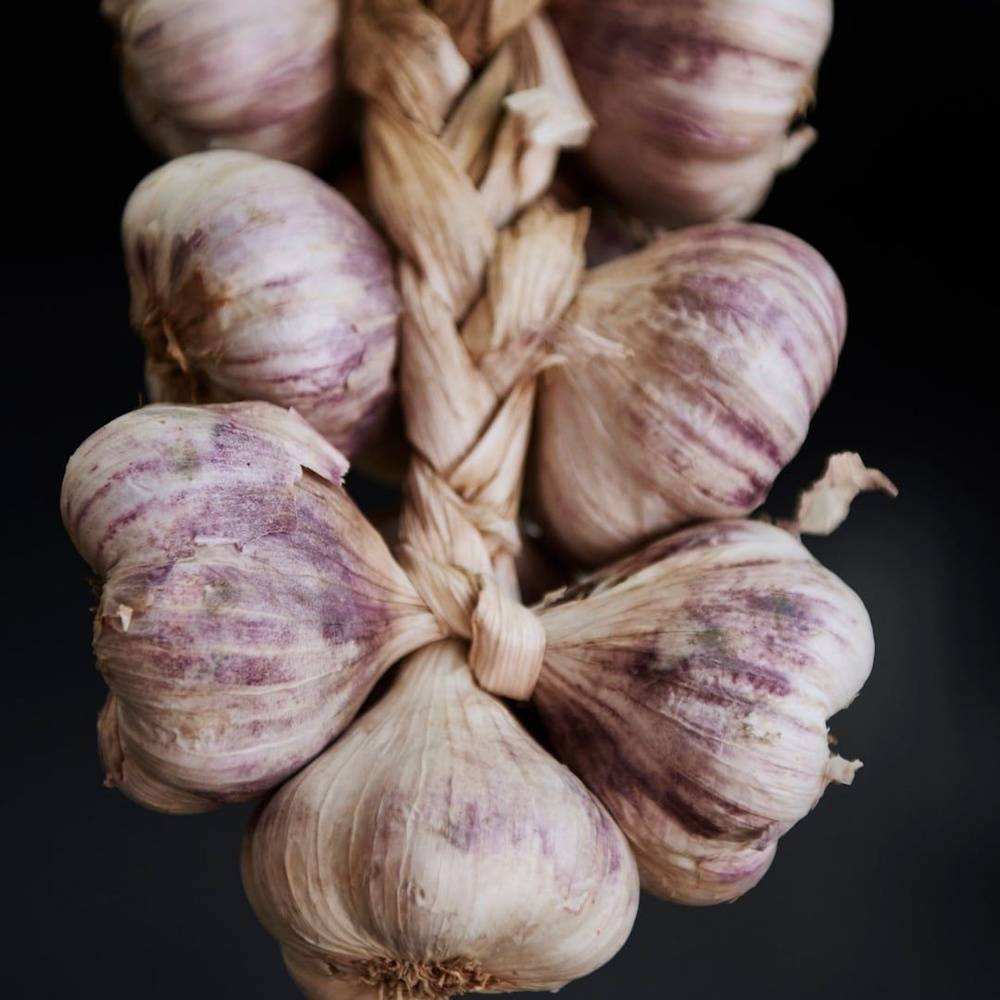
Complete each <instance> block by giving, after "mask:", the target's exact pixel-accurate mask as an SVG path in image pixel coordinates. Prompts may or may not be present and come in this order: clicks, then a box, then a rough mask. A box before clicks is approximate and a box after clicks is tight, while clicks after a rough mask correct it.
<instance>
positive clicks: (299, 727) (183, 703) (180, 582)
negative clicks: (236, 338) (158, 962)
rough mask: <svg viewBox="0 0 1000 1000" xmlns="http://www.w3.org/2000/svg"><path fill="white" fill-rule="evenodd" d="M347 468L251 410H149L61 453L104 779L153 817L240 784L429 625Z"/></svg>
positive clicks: (332, 727)
mask: <svg viewBox="0 0 1000 1000" xmlns="http://www.w3.org/2000/svg"><path fill="white" fill-rule="evenodd" d="M344 471H346V462H345V461H344V459H343V457H342V456H341V455H340V454H339V453H338V452H337V451H336V450H335V449H333V448H332V447H331V446H330V445H329V444H327V443H326V442H325V441H324V440H323V439H322V438H321V437H320V436H319V435H318V434H317V433H316V432H315V431H314V430H312V428H310V427H309V426H308V425H307V424H306V423H305V422H304V421H303V420H302V419H301V418H299V417H297V416H296V415H295V414H294V413H288V412H285V411H282V410H279V409H277V408H276V407H273V406H271V405H269V404H266V403H237V404H229V405H221V406H206V407H194V406H168V405H160V406H148V407H146V408H145V409H142V410H137V411H135V412H133V413H129V414H127V415H125V416H123V417H119V418H118V419H117V420H114V421H112V422H111V423H110V424H108V425H107V426H106V427H104V428H103V429H101V430H99V431H97V432H96V433H95V434H93V435H92V436H91V437H90V438H89V439H88V440H87V441H86V442H84V444H83V445H81V447H80V448H79V449H78V450H77V451H76V453H75V454H74V455H73V457H72V458H71V459H70V461H69V465H68V467H67V469H66V477H65V480H64V482H63V492H62V515H63V522H64V524H65V525H66V529H67V530H68V532H69V534H70V536H71V538H72V539H73V542H74V544H75V545H76V547H77V549H78V550H79V551H80V553H81V555H82V556H83V557H84V559H86V561H87V562H88V563H89V564H90V566H91V568H92V569H93V571H94V573H95V574H96V575H97V577H98V578H99V580H100V583H101V591H100V597H99V600H98V606H97V611H96V616H95V620H94V650H95V653H96V655H97V661H98V666H99V667H100V669H101V672H102V673H103V675H104V677H105V680H106V681H107V683H108V687H109V688H110V690H111V694H110V697H109V700H108V703H107V705H106V707H105V711H104V713H103V714H102V717H101V723H100V734H101V749H102V755H103V758H104V762H105V765H106V767H107V770H108V778H109V782H110V783H111V784H114V785H117V786H119V787H120V788H121V789H122V790H123V791H124V792H126V794H128V795H129V796H131V797H132V798H134V799H136V800H137V801H139V802H141V803H143V804H145V805H148V806H151V807H153V808H156V809H161V810H164V811H168V812H193V811H197V810H199V809H207V808H211V807H212V806H213V805H215V804H217V803H220V802H225V801H233V800H239V799H245V798H249V797H252V796H254V795H257V794H259V793H260V792H262V791H264V790H266V789H269V788H271V787H273V786H274V785H275V784H277V783H278V782H279V781H281V780H282V779H283V778H285V777H286V776H287V775H289V774H291V773H292V772H293V771H295V770H297V769H298V768H299V767H301V766H302V765H303V764H304V763H305V762H306V761H308V760H309V759H310V758H312V757H313V756H314V755H315V754H317V753H318V752H319V751H320V750H321V749H322V748H323V747H324V746H325V745H326V744H327V743H328V742H329V741H330V740H331V739H332V738H333V737H334V736H336V735H337V733H339V732H340V730H341V729H343V728H344V726H345V725H347V723H348V722H349V721H350V720H351V718H352V717H353V715H354V714H355V712H356V711H357V710H358V708H359V707H360V705H361V703H362V701H363V700H364V698H365V697H366V695H367V694H368V692H369V691H370V690H371V688H372V686H373V685H374V684H375V682H376V680H377V679H378V677H379V676H380V675H381V674H382V672H383V671H384V670H385V669H386V668H387V667H388V666H389V665H390V664H391V663H393V662H394V661H395V660H396V659H397V658H398V657H399V656H401V655H403V654H405V653H406V652H408V651H410V650H411V649H416V648H418V647H419V646H421V645H423V644H424V643H426V642H429V641H432V640H433V639H435V638H437V637H438V636H439V635H440V634H441V633H440V631H439V628H438V626H437V625H436V623H435V622H434V620H433V618H432V617H431V616H430V614H429V612H427V611H426V610H425V609H424V608H423V605H422V604H421V603H420V601H419V599H418V597H417V595H416V593H415V591H414V590H413V589H412V587H411V586H410V584H409V582H408V581H407V579H406V577H405V576H404V575H403V574H402V571H401V570H399V569H398V567H397V566H396V564H395V563H394V562H393V561H392V558H391V557H390V555H389V552H388V550H387V549H386V548H385V545H384V543H383V542H382V540H381V539H380V538H379V536H378V534H377V533H376V532H375V530H374V528H372V527H371V526H370V525H369V524H368V523H367V521H365V519H364V518H363V517H362V515H361V513H360V512H359V511H358V510H357V509H356V508H355V506H354V504H353V503H352V502H351V500H350V499H349V498H348V497H347V495H346V493H345V492H344V491H343V489H342V488H341V487H340V478H341V476H342V474H343V473H344Z"/></svg>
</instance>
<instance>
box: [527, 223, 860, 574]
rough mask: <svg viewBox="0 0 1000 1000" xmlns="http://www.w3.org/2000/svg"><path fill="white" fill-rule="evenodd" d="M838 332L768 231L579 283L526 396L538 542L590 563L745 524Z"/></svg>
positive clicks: (720, 227) (727, 226)
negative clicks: (595, 346)
mask: <svg viewBox="0 0 1000 1000" xmlns="http://www.w3.org/2000/svg"><path fill="white" fill-rule="evenodd" d="M845 326H846V306H845V303H844V297H843V292H842V290H841V287H840V283H839V282H838V280H837V277H836V275H835V274H834V272H833V270H832V269H831V268H830V266H829V264H827V262H826V261H825V260H824V259H823V258H822V257H821V256H820V255H819V254H818V253H817V252H816V251H815V250H813V249H812V248H811V247H810V246H809V245H808V244H806V243H804V242H802V241H801V240H799V239H797V238H796V237H794V236H791V235H789V234H788V233H784V232H782V231H781V230H778V229H773V228H771V227H768V226H760V225H755V224H751V223H715V224H712V225H708V226H698V227H693V228H691V229H686V230H682V231H680V232H676V233H669V234H666V235H663V236H661V237H659V238H658V239H657V240H656V241H655V242H653V243H652V244H650V246H648V247H647V248H645V249H644V250H641V251H639V252H638V253H634V254H631V255H629V256H626V257H621V258H619V259H617V260H615V261H612V262H611V263H609V264H605V265H603V266H602V267H598V268H596V269H594V270H592V271H590V272H588V274H587V276H586V277H585V279H584V282H583V284H582V286H581V288H580V291H579V293H578V295H577V298H576V300H575V302H574V303H573V305H572V306H571V307H570V309H569V310H568V311H567V313H566V314H565V316H564V318H563V321H562V323H561V329H560V330H559V331H557V332H556V333H555V335H554V336H555V337H556V338H557V341H558V342H557V344H556V347H557V349H558V350H559V351H560V353H561V354H563V355H564V356H565V357H566V363H565V364H563V365H562V366H560V367H557V368H553V369H551V370H550V371H548V372H546V374H545V376H544V379H543V384H542V389H541V393H540V398H539V409H538V420H537V429H536V449H535V473H534V479H535V493H536V506H537V510H538V515H539V520H540V521H541V522H542V523H543V526H544V528H545V530H546V533H547V534H548V535H549V537H551V539H552V540H553V541H554V542H555V543H556V544H557V545H559V546H560V547H561V548H562V549H563V550H564V551H565V552H566V553H567V554H569V555H572V556H573V557H575V558H577V559H579V560H580V561H582V562H586V563H588V564H590V565H597V564H600V563H602V562H605V561H607V560H608V559H610V558H613V557H615V556H617V555H620V554H621V553H622V552H625V551H627V550H628V549H630V548H632V547H634V546H635V545H636V544H638V543H639V542H641V541H644V540H646V539H648V538H650V537H654V536H656V535H658V534H661V533H662V532H663V531H666V530H669V529H671V528H675V527H678V526H680V525H682V524H685V523H688V522H691V521H695V520H701V519H706V518H724V517H733V516H737V515H741V514H746V513H749V512H750V511H752V510H753V509H754V508H755V507H757V506H758V505H759V504H760V503H761V502H762V501H763V500H764V498H765V497H766V496H767V493H768V491H769V490H770V488H771V484H772V483H773V482H774V479H775V477H776V476H777V474H778V473H779V472H780V471H781V469H782V467H783V466H784V465H785V464H786V463H787V462H788V461H789V459H791V457H792V456H793V455H794V454H795V453H796V452H797V451H798V449H799V447H800V446H801V444H802V442H803V440H804V439H805V436H806V432H807V430H808V427H809V421H810V419H811V417H812V414H813V413H814V412H815V410H816V407H817V406H818V405H819V402H820V400H821V399H822V397H823V395H824V394H825V392H826V390H827V388H828V386H829V384H830V381H831V379H832V377H833V373H834V370H835V368H836V365H837V358H838V354H839V351H840V348H841V345H842V343H843V339H844V332H845ZM590 342H597V343H599V344H600V343H603V344H604V345H605V348H604V349H599V350H596V351H592V350H591V349H590V348H589V347H588V344H589V343H590Z"/></svg>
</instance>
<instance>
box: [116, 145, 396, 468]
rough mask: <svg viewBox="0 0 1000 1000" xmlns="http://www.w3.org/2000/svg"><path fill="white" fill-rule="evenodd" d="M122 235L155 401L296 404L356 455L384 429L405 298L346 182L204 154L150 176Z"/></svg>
mask: <svg viewBox="0 0 1000 1000" xmlns="http://www.w3.org/2000/svg"><path fill="white" fill-rule="evenodd" d="M122 238H123V242H124V245H125V259H126V265H127V267H128V273H129V284H130V287H131V292H132V306H131V315H132V323H133V325H134V327H135V328H136V330H137V332H138V333H139V334H140V336H141V337H142V339H143V342H144V344H145V346H146V353H147V381H148V385H149V390H150V393H151V395H152V396H153V398H154V400H158V401H170V402H227V401H230V400H240V399H263V400H268V401H270V402H273V403H276V404H278V405H280V406H286V407H287V406H292V407H295V409H296V410H297V411H298V412H299V413H301V415H302V416H303V417H305V418H306V419H307V420H308V421H309V422H310V423H311V424H312V425H313V426H314V427H316V429H317V430H319V431H320V433H322V434H323V435H324V436H325V437H326V438H327V439H328V440H329V441H331V442H332V443H333V444H334V445H336V446H337V447H338V448H341V449H342V450H343V451H344V452H345V453H347V454H349V455H352V454H353V453H354V452H356V451H358V450H359V449H361V448H363V446H364V445H365V444H367V443H369V442H370V441H371V440H372V439H373V438H375V437H376V436H377V435H378V433H379V430H380V428H381V426H382V424H383V422H384V420H385V418H386V415H387V413H388V411H389V407H390V404H391V401H392V395H393V391H394V384H393V374H392V371H393V365H394V363H395V359H396V343H397V323H398V317H399V311H400V303H399V298H398V295H397V293H396V289H395V281H394V274H393V266H392V261H391V259H390V257H389V252H388V249H387V248H386V246H385V244H384V243H383V242H382V240H381V238H380V237H379V236H378V234H377V233H376V232H375V231H374V230H373V229H372V228H371V226H370V225H369V224H368V223H367V222H366V221H365V220H364V219H363V218H362V216H361V215H360V214H359V213H358V212H357V211H356V210H355V209H354V208H353V207H352V206H351V205H350V204H349V203H348V202H347V201H346V199H344V198H342V197H341V196H340V195H339V194H338V193H337V192H336V191H334V190H333V188H331V187H329V186H328V185H326V184H324V183H323V182H322V181H320V180H318V179H317V178H315V177H313V176H312V175H311V174H308V173H307V172H306V171H304V170H302V169H300V168H298V167H295V166H292V165H290V164H287V163H279V162H277V161H275V160H267V159H264V158H262V157H259V156H255V155H254V154H252V153H243V152H237V151H232V150H220V151H216V152H209V153H197V154H194V155H192V156H186V157H182V158H181V159H178V160H174V161H172V162H171V163H168V164H166V165H165V166H163V167H161V168H160V169H159V170H155V171H154V172H153V173H152V174H150V175H149V176H148V177H147V178H146V179H145V180H143V181H142V182H141V183H140V184H139V186H138V187H137V188H136V189H135V191H134V192H133V194H132V196H131V198H130V199H129V201H128V204H127V205H126V207H125V215H124V218H123V220H122Z"/></svg>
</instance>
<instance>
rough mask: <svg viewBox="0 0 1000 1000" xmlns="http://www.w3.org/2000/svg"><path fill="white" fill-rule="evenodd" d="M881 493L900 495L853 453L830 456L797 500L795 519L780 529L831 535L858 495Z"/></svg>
mask: <svg viewBox="0 0 1000 1000" xmlns="http://www.w3.org/2000/svg"><path fill="white" fill-rule="evenodd" d="M867 490H881V492H883V493H887V494H888V495H889V496H891V497H894V496H896V495H897V494H898V493H899V490H897V489H896V487H895V485H894V484H893V482H892V480H891V479H889V477H888V476H886V475H885V473H883V472H879V470H878V469H869V468H867V467H866V466H865V463H864V462H862V461H861V456H860V455H858V454H857V453H856V452H851V451H845V452H841V453H840V454H839V455H831V456H830V458H829V459H828V461H827V463H826V470H825V471H824V472H823V475H822V476H821V477H820V478H819V479H818V480H817V481H816V482H815V483H813V484H812V486H810V487H809V489H807V490H806V491H805V492H804V493H803V494H802V496H801V497H799V504H798V508H797V510H796V512H795V517H794V518H793V519H792V520H791V521H781V522H779V523H780V524H781V527H783V528H785V529H786V530H787V531H791V532H793V533H795V534H797V535H830V534H833V532H834V531H836V530H837V528H839V527H840V526H841V525H842V524H843V523H844V521H845V520H846V519H847V515H848V513H849V512H850V509H851V503H852V502H853V500H854V498H855V497H856V496H857V495H858V494H859V493H864V492H865V491H867Z"/></svg>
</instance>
